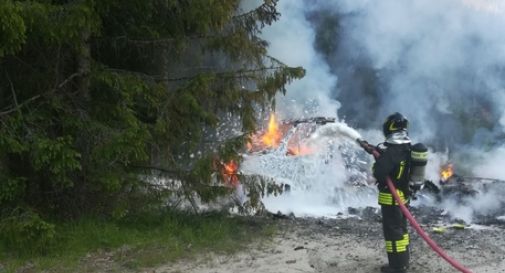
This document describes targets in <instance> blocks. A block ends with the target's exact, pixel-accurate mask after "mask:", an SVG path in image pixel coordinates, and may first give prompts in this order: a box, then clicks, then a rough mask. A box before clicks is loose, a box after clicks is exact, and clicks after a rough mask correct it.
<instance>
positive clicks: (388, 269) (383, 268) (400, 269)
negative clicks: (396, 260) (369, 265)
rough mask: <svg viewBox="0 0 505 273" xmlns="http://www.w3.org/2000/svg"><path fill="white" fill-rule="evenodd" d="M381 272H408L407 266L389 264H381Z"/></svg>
mask: <svg viewBox="0 0 505 273" xmlns="http://www.w3.org/2000/svg"><path fill="white" fill-rule="evenodd" d="M381 273H407V268H406V267H398V268H395V267H390V266H389V265H384V266H381Z"/></svg>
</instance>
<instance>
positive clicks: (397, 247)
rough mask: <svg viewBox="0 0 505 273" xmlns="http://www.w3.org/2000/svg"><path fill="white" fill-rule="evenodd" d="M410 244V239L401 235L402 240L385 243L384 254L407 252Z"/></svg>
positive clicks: (406, 235) (405, 235)
mask: <svg viewBox="0 0 505 273" xmlns="http://www.w3.org/2000/svg"><path fill="white" fill-rule="evenodd" d="M409 243H410V238H409V235H408V234H404V235H403V239H401V240H398V241H394V244H393V241H386V252H388V253H400V252H405V251H407V248H408V246H409Z"/></svg>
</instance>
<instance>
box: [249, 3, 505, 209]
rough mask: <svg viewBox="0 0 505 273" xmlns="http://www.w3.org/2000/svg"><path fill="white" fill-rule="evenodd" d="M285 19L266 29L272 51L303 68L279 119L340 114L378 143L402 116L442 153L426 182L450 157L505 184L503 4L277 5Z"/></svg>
mask: <svg viewBox="0 0 505 273" xmlns="http://www.w3.org/2000/svg"><path fill="white" fill-rule="evenodd" d="M245 3H247V5H248V6H249V7H253V6H257V4H259V3H258V2H256V1H244V6H245ZM279 12H280V13H281V14H282V16H281V19H280V20H279V21H278V22H275V23H274V24H273V25H272V26H271V27H268V28H266V29H265V30H264V32H263V37H264V38H265V39H266V40H268V41H269V43H270V47H269V54H270V55H272V56H274V57H276V58H278V59H279V60H281V61H282V62H284V63H286V64H288V65H292V66H303V67H304V68H305V69H306V70H307V76H306V77H305V78H304V79H302V80H300V81H296V82H294V83H293V84H291V85H290V86H289V87H288V93H287V96H279V97H278V98H277V111H278V112H279V113H280V114H281V115H282V117H283V118H297V117H305V116H314V115H325V116H336V115H337V111H338V116H339V117H340V119H345V121H346V122H347V123H348V124H349V125H351V126H352V127H357V128H360V132H361V133H362V135H363V136H364V137H365V138H366V139H369V140H370V142H373V141H374V140H375V139H380V138H381V136H380V131H376V130H377V129H380V126H381V125H382V122H383V120H384V118H385V117H386V116H387V115H389V114H391V113H393V112H396V111H398V112H401V113H402V114H404V115H406V116H407V118H408V119H409V120H410V124H411V128H410V135H411V137H412V138H413V139H414V141H415V142H418V141H422V142H424V143H426V144H428V146H429V147H430V148H431V149H432V150H434V152H437V153H436V154H434V155H433V156H432V158H430V163H429V170H428V174H429V178H430V179H433V180H436V179H438V168H439V166H440V164H442V163H445V162H447V161H448V160H451V161H453V162H454V161H456V160H461V161H462V165H460V166H461V167H457V168H456V169H457V170H461V171H462V172H464V173H465V175H467V174H473V175H478V176H482V177H490V178H499V179H505V173H504V172H501V171H500V168H501V166H503V165H504V164H505V146H504V145H503V144H502V143H503V140H505V107H503V106H505V35H503V30H504V29H505V2H503V1H501V0H488V1H485V0H442V1H439V0H411V1H397V0H381V1H376V0H313V1H302V0H299V1H290V0H281V1H280V2H279ZM502 146H503V147H502ZM500 147H502V148H500ZM455 163H456V165H457V162H455ZM457 166H458V165H457ZM489 200H496V199H489ZM474 203H475V205H477V202H474ZM472 204H473V203H472ZM481 205H482V204H481ZM489 207H493V204H491V205H489Z"/></svg>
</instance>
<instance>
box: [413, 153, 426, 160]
mask: <svg viewBox="0 0 505 273" xmlns="http://www.w3.org/2000/svg"><path fill="white" fill-rule="evenodd" d="M410 156H411V157H412V159H415V160H426V159H428V152H414V151H412V152H411V154H410Z"/></svg>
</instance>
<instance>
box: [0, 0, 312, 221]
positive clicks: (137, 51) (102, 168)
mask: <svg viewBox="0 0 505 273" xmlns="http://www.w3.org/2000/svg"><path fill="white" fill-rule="evenodd" d="M276 2H277V1H276V0H265V1H264V2H263V4H262V5H261V6H259V7H258V8H256V9H254V10H252V11H248V12H246V13H240V6H239V5H240V1H239V0H201V1H190V0H144V1H136V0H102V1H98V0H67V1H65V0H52V1H50V0H37V1H12V0H6V1H2V2H1V3H0V24H1V25H2V28H0V41H1V43H0V78H1V80H0V128H1V134H0V181H1V182H0V205H1V206H2V208H7V209H6V210H5V211H4V214H5V213H6V212H12V211H13V209H15V208H23V210H29V211H36V212H38V213H40V214H41V215H60V216H72V217H75V216H79V215H81V214H83V213H100V214H106V215H114V216H122V215H125V214H126V213H128V212H129V211H131V210H133V209H135V208H148V207H149V204H151V203H149V201H152V200H146V198H145V197H146V196H151V197H153V199H155V198H157V197H161V194H163V193H166V192H167V191H168V192H170V191H171V188H167V187H161V188H160V187H158V188H157V186H156V185H157V184H153V183H151V182H150V181H149V179H146V177H151V176H152V175H153V174H156V173H159V174H163V175H164V176H165V177H168V178H169V179H168V180H167V181H176V182H177V183H179V182H180V183H181V184H182V190H183V193H184V194H187V196H192V195H193V194H194V193H196V194H198V195H199V196H200V197H202V198H203V199H212V198H214V197H216V196H218V195H219V194H222V193H227V192H228V191H227V190H226V189H224V190H223V189H222V188H219V187H213V186H212V181H213V179H212V174H214V173H215V172H216V171H218V170H217V169H219V168H218V167H216V165H215V162H216V158H218V159H219V161H223V162H225V161H228V160H231V159H235V160H240V158H239V156H238V152H239V151H240V150H241V149H242V148H243V144H244V141H245V140H246V139H247V137H248V135H249V134H250V133H251V132H253V131H254V130H255V128H256V125H257V115H258V111H260V110H261V109H264V108H265V107H269V106H270V105H272V104H273V103H274V98H275V95H276V94H277V93H278V92H286V90H285V85H286V84H287V83H289V82H290V81H292V80H294V79H297V78H301V77H303V75H304V70H303V69H302V68H292V67H288V66H286V65H284V64H283V63H281V62H279V61H278V60H276V59H275V58H273V57H270V56H268V55H267V50H266V49H267V46H268V44H267V42H266V41H264V40H263V39H261V38H260V36H259V34H260V31H261V29H262V28H263V27H264V26H266V25H270V24H272V23H273V22H274V21H275V20H277V19H278V18H279V13H278V12H277V10H276ZM230 117H231V120H232V121H234V122H238V124H239V128H238V129H239V131H240V132H241V133H240V134H230V135H227V136H225V137H222V136H221V137H217V136H216V135H215V134H211V133H212V132H214V133H215V132H218V131H219V128H218V126H219V125H220V124H223V123H226V122H227V118H230ZM146 192H148V193H149V194H147V195H146ZM256 197H257V196H256ZM14 211H19V209H18V210H14Z"/></svg>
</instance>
